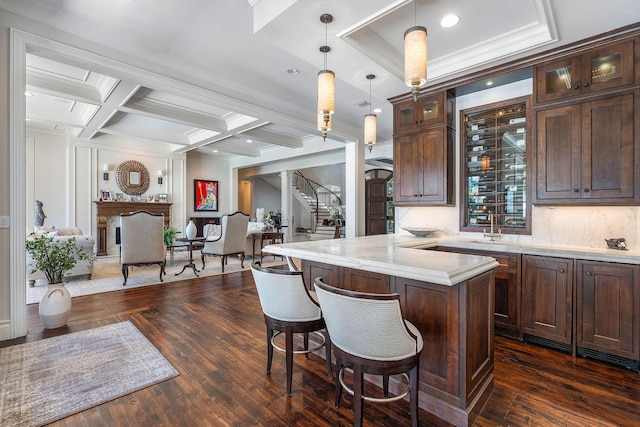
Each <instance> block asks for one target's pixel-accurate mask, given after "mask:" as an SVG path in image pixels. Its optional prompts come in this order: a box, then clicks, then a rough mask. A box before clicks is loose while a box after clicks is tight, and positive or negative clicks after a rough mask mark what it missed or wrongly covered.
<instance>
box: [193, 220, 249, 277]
mask: <svg viewBox="0 0 640 427" xmlns="http://www.w3.org/2000/svg"><path fill="white" fill-rule="evenodd" d="M248 224H249V215H247V214H244V213H242V212H240V211H238V212H234V213H232V214H231V215H229V214H225V215H222V217H221V218H220V235H219V236H218V237H217V238H216V237H214V238H211V237H208V238H207V239H206V240H205V241H204V246H203V247H202V249H201V250H200V254H201V255H200V256H201V258H202V269H203V270H204V268H205V257H206V256H219V257H220V263H221V266H222V272H223V273H224V266H225V264H226V263H227V257H228V256H229V255H239V256H240V266H241V267H242V268H244V258H245V253H244V251H245V247H246V241H247V225H248Z"/></svg>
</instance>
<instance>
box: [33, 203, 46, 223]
mask: <svg viewBox="0 0 640 427" xmlns="http://www.w3.org/2000/svg"><path fill="white" fill-rule="evenodd" d="M46 217H47V216H46V215H45V214H44V210H43V209H42V202H41V201H40V200H36V216H35V219H34V220H33V225H35V226H38V227H42V225H43V224H44V219H45V218H46Z"/></svg>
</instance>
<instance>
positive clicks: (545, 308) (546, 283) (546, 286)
mask: <svg viewBox="0 0 640 427" xmlns="http://www.w3.org/2000/svg"><path fill="white" fill-rule="evenodd" d="M573 262H574V261H573V260H572V259H565V258H551V257H541V256H536V255H523V257H522V266H523V269H522V330H523V332H524V333H525V334H528V335H532V336H535V337H539V338H543V339H546V340H550V341H554V342H557V343H561V344H564V345H566V349H567V350H568V349H570V346H571V345H572V340H571V339H572V324H573V322H572V319H573V304H572V302H573Z"/></svg>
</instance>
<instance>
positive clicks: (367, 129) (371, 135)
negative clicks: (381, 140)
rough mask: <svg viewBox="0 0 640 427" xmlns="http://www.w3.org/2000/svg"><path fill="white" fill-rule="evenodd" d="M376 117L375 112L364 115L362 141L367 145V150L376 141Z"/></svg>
mask: <svg viewBox="0 0 640 427" xmlns="http://www.w3.org/2000/svg"><path fill="white" fill-rule="evenodd" d="M377 120H378V117H377V116H376V115H375V114H366V115H365V116H364V143H365V144H367V145H368V146H369V152H371V149H372V148H373V145H374V144H375V143H376V122H377Z"/></svg>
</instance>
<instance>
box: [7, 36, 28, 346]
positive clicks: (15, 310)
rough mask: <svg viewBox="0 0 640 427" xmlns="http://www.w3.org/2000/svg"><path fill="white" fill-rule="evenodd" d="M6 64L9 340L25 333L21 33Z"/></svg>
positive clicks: (23, 63) (13, 40)
mask: <svg viewBox="0 0 640 427" xmlns="http://www.w3.org/2000/svg"><path fill="white" fill-rule="evenodd" d="M9 40H10V50H11V52H10V60H9V61H10V63H9V159H10V164H9V206H10V207H11V209H10V211H9V215H10V218H11V220H10V221H11V228H10V230H9V248H11V250H10V251H9V298H10V302H9V304H10V305H9V307H10V308H9V310H10V317H9V320H10V324H9V334H10V338H17V337H21V336H25V335H26V334H27V287H26V283H25V278H26V277H27V267H26V264H27V257H26V246H25V236H26V230H27V225H26V210H27V199H26V198H27V185H26V176H27V170H26V160H27V152H26V141H27V135H26V125H25V120H26V101H25V99H24V91H25V90H26V87H27V78H26V70H27V63H26V53H27V42H26V40H25V39H24V38H23V36H22V33H21V32H19V31H17V30H15V29H13V28H12V29H11V30H10V34H9Z"/></svg>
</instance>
